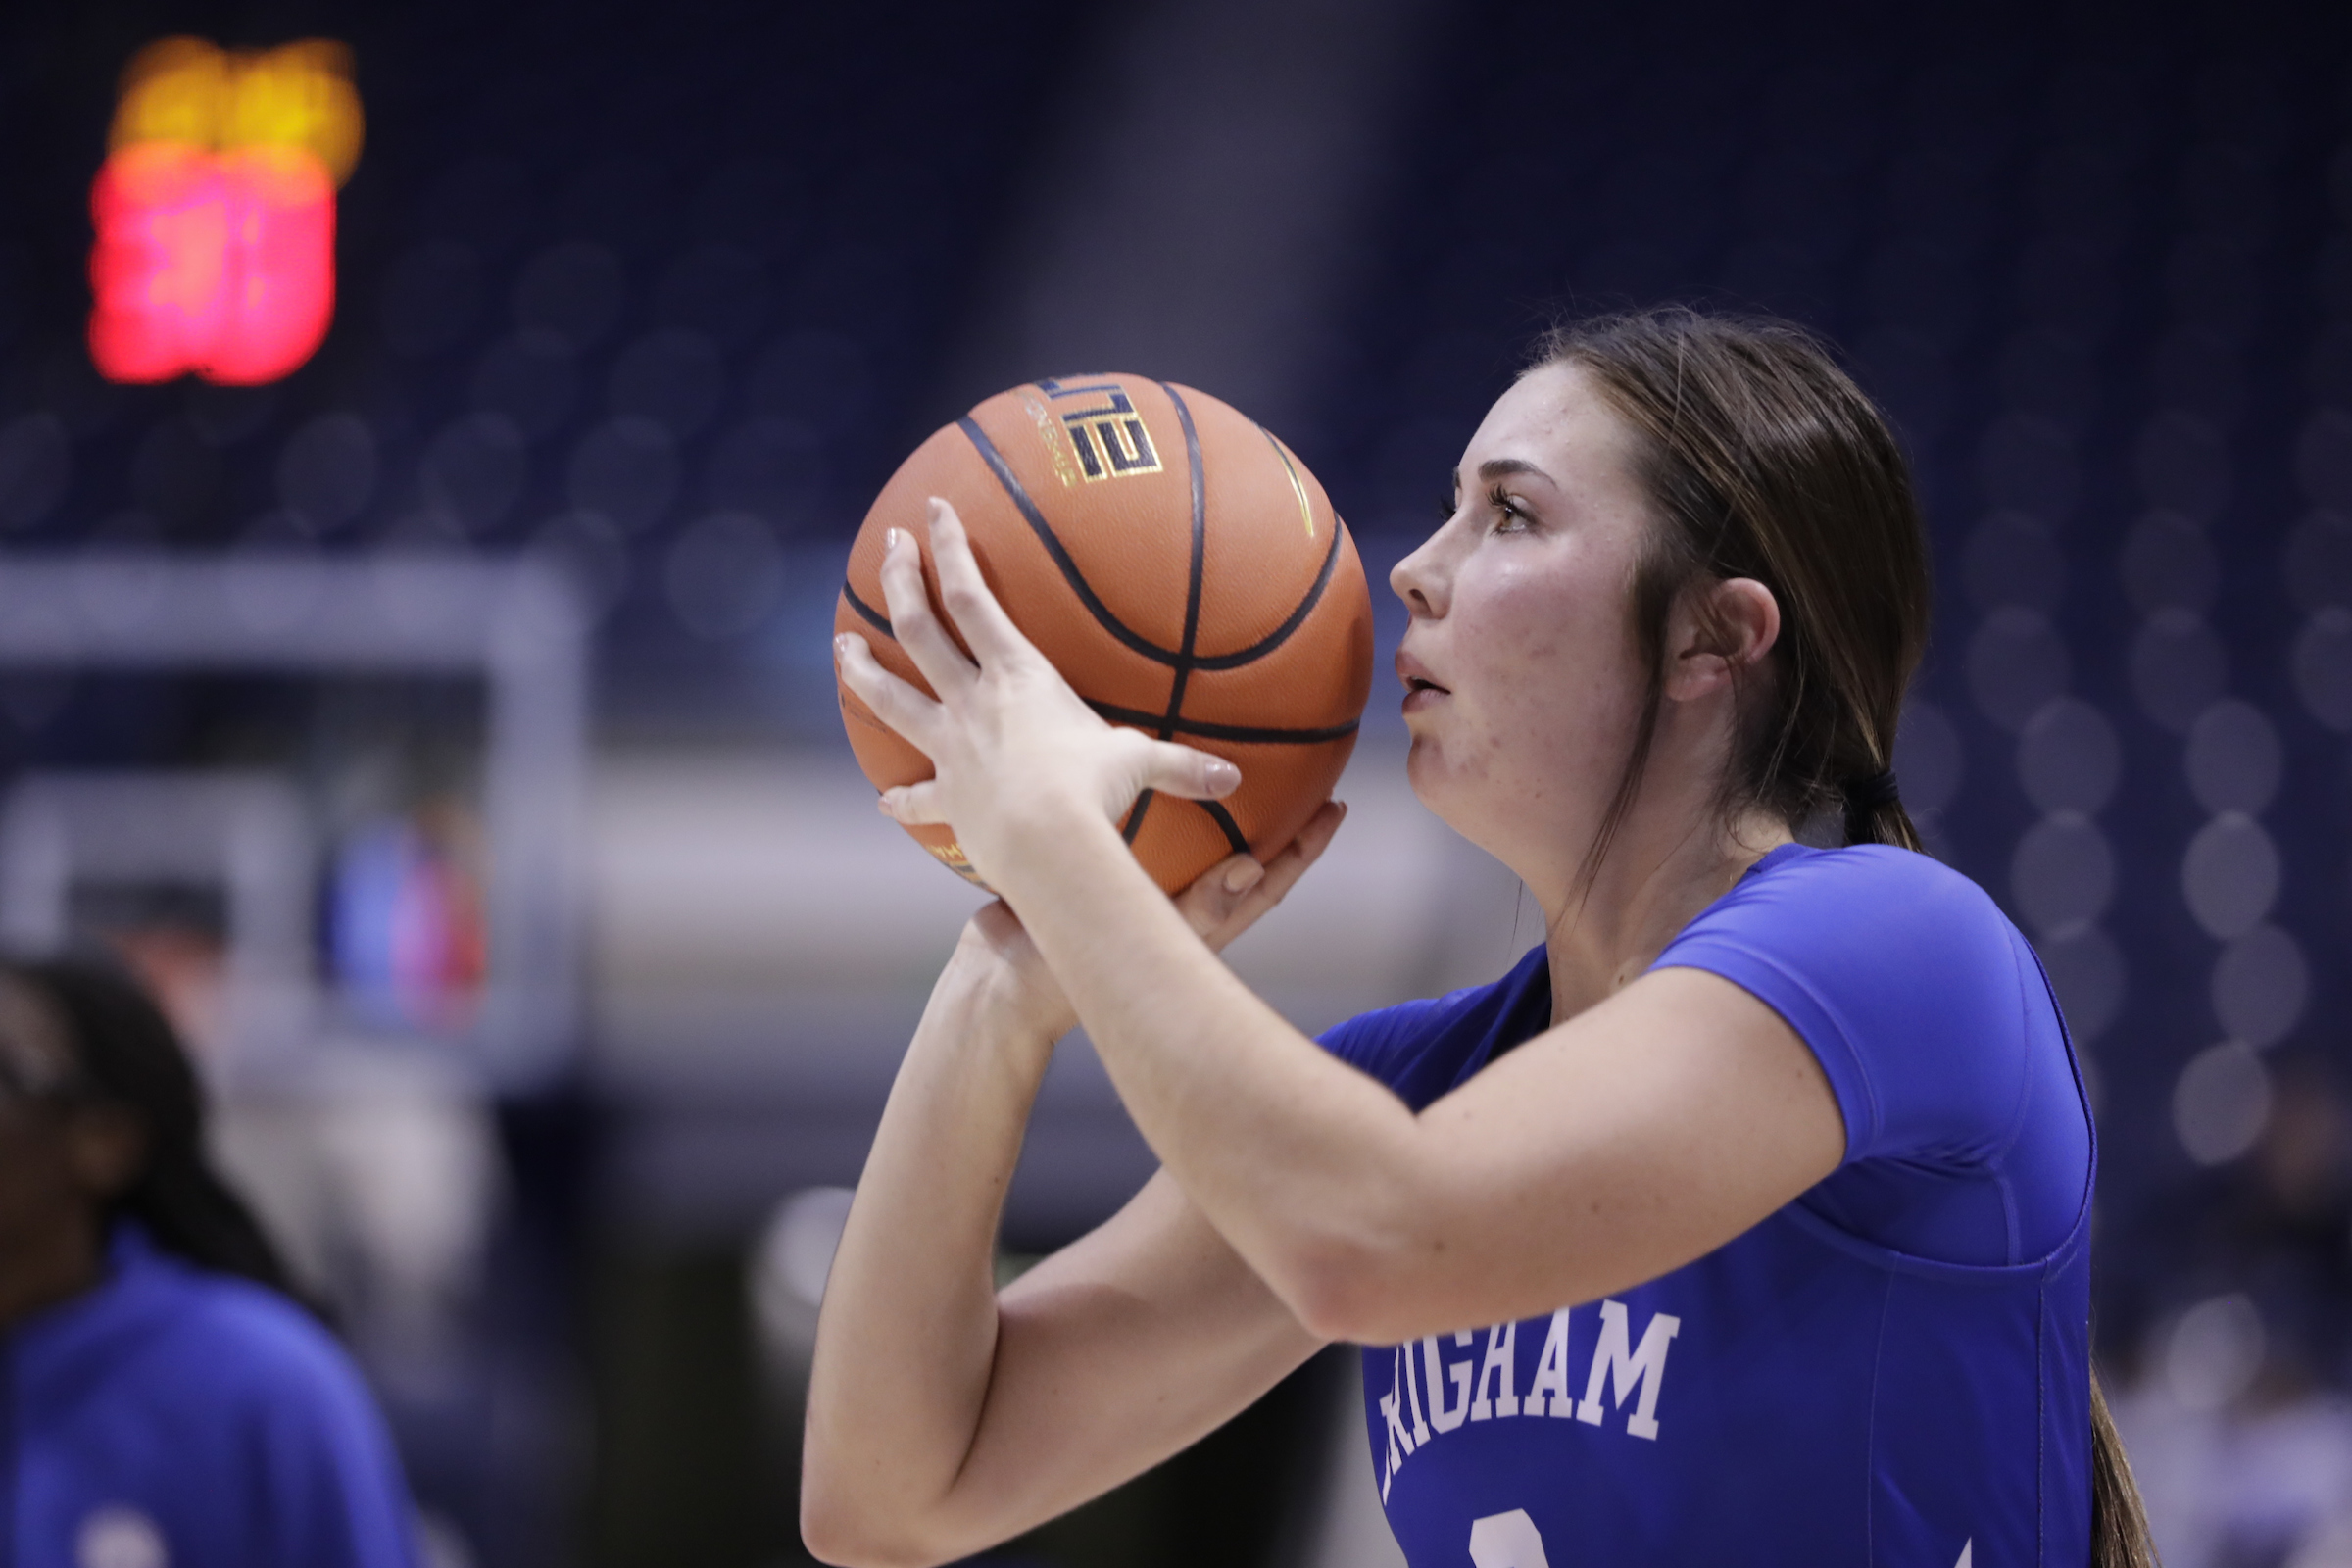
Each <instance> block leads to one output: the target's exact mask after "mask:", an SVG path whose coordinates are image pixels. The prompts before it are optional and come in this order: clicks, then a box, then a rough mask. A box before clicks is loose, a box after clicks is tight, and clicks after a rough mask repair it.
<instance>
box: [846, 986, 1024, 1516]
mask: <svg viewBox="0 0 2352 1568" xmlns="http://www.w3.org/2000/svg"><path fill="white" fill-rule="evenodd" d="M1044 1033H1045V1031H1044V1029H1043V1028H1041V1027H1040V1026H1039V1025H1038V1024H1037V1023H1035V1022H1034V1021H1032V1020H1031V1019H1029V1018H1028V1017H1027V1016H1025V1014H1024V1011H1023V1009H1021V1008H1019V1007H1018V1006H1015V1005H1012V1004H1011V1002H1010V1000H1009V999H1008V998H1007V996H1006V994H1005V986H1004V985H1003V983H1002V981H1001V979H1000V978H999V977H998V976H997V975H996V974H994V973H993V972H992V971H991V970H990V968H989V967H988V966H986V965H984V964H970V965H965V964H956V963H952V964H951V965H950V968H949V972H948V974H947V975H946V976H945V977H943V979H942V981H941V984H940V986H939V988H938V989H937V990H935V991H934V992H933V994H932V997H931V1002H930V1005H928V1006H927V1007H926V1008H925V1010H924V1013H923V1018H922V1022H921V1024H920V1025H919V1026H918V1027H917V1028H916V1030H915V1035H914V1039H913V1041H912V1043H911V1044H910V1045H909V1046H908V1048H907V1057H906V1060H905V1062H904V1064H903V1065H902V1066H901V1068H900V1071H899V1077H898V1081H897V1083H896V1084H895V1085H894V1086H893V1087H892V1090H891V1096H890V1101H889V1103H888V1105H887V1107H886V1108H885V1109H884V1111H883V1116H882V1123H881V1126H880V1128H879V1129H878V1130H877V1132H876V1134H875V1137H874V1144H873V1150H872V1152H871V1153H870V1154H869V1155H868V1156H867V1160H866V1166H865V1171H864V1174H863V1176H862V1178H861V1179H860V1180H859V1182H858V1199H857V1202H856V1203H855V1204H854V1205H853V1207H852V1209H851V1214H850V1221H849V1225H848V1226H847V1228H846V1229H845V1230H844V1232H843V1234H842V1239H841V1247H840V1250H839V1251H838V1252H837V1253H836V1254H835V1257H834V1261H833V1270H832V1274H831V1275H830V1277H829V1279H828V1281H827V1283H826V1289H825V1301H824V1310H823V1313H822V1317H821V1320H820V1323H819V1327H818V1332H817V1341H816V1357H815V1363H814V1366H813V1368H812V1370H811V1374H810V1378H809V1413H808V1443H807V1446H806V1459H805V1464H804V1470H805V1474H804V1483H803V1504H804V1523H805V1526H806V1527H807V1528H808V1530H809V1534H810V1536H811V1539H812V1541H814V1540H816V1539H818V1538H820V1537H821V1538H826V1539H829V1540H831V1541H833V1542H835V1543H843V1544H853V1545H855V1544H859V1543H861V1542H862V1541H864V1540H865V1539H866V1538H867V1537H868V1535H869V1534H874V1535H877V1536H887V1535H889V1534H890V1533H893V1532H901V1531H910V1532H912V1533H914V1534H916V1535H918V1536H919V1534H920V1532H921V1526H922V1522H923V1520H924V1519H925V1517H926V1514H927V1512H929V1511H932V1510H935V1509H936V1508H937V1507H938V1506H939V1505H940V1504H942V1503H943V1502H944V1501H945V1499H946V1498H947V1497H948V1495H949V1494H950V1493H951V1492H952V1491H953V1489H954V1487H955V1483H956V1477H957V1475H958V1474H959V1473H960V1471H961V1470H962V1467H963V1464H964V1461H965V1456H966V1454H967V1453H968V1451H969V1450H970V1447H971V1444H972V1441H973V1435H974V1433H975V1432H976V1431H977V1430H978V1428H979V1425H980V1422H981V1417H982V1412H983V1410H984V1408H985V1406H986V1404H987V1400H988V1391H989V1384H990V1378H991V1375H992V1369H993V1366H994V1362H995V1358H996V1352H997V1340H998V1315H997V1300H996V1286H995V1251H996V1234H997V1225H998V1221H999V1217H1000V1215H1001V1213H1002V1210H1003V1207H1004V1200H1005V1189H1006V1187H1007V1186H1008V1185H1009V1183H1010V1181H1011V1179H1012V1171H1013V1166H1014V1164H1015V1162H1016V1161H1017V1160H1018V1158H1019V1155H1020V1148H1021V1137H1022V1132H1023V1129H1024V1128H1025V1126H1026V1125H1027V1121H1028V1117H1029V1112H1030V1108H1031V1106H1032V1104H1033V1103H1034V1101H1035V1099H1036V1095H1037V1089H1038V1084H1039V1082H1040V1080H1041V1079H1042V1077H1043V1075H1044V1071H1045V1066H1046V1063H1047V1061H1048V1059H1049V1058H1050V1054H1051V1049H1052V1042H1051V1040H1050V1039H1047V1038H1043V1036H1044ZM860 1549H862V1548H860ZM950 1554H951V1555H956V1554H958V1553H950Z"/></svg>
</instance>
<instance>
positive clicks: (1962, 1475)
mask: <svg viewBox="0 0 2352 1568" xmlns="http://www.w3.org/2000/svg"><path fill="white" fill-rule="evenodd" d="M1656 967H1660V968H1665V967H1690V968H1699V969H1706V970H1709V971H1711V972H1713V973H1715V974H1719V975H1722V976H1723V977H1725V978H1726V979H1729V980H1731V981H1732V982H1734V983H1735V984H1737V985H1739V986H1740V987H1741V988H1743V989H1745V990H1746V991H1748V992H1749V993H1751V994H1752V995H1754V996H1755V997H1757V998H1758V999H1760V1000H1761V1001H1763V1002H1764V1003H1765V1004H1766V1005H1769V1006H1771V1007H1772V1008H1773V1009H1774V1010H1775V1011H1777V1012H1778V1013H1779V1014H1780V1015H1781V1016H1782V1017H1783V1018H1785V1019H1787V1020H1788V1022H1789V1025H1790V1026H1791V1027H1792V1028H1793V1029H1794V1030H1795V1031H1796V1033H1797V1034H1798V1035H1799V1036H1801V1037H1802V1038H1803V1039H1804V1041H1805V1042H1806V1044H1807V1045H1808V1046H1810V1047H1811V1048H1812V1050H1813V1052H1814V1054H1815V1055H1816V1056H1817V1057H1819V1059H1820V1061H1821V1065H1822V1068H1823V1070H1824V1072H1825V1073H1826V1074H1827V1076H1828V1078H1829V1081H1830V1084H1831V1086H1832V1088H1833V1090H1834V1091H1835V1092H1836V1094H1837V1097H1838V1106H1839V1109H1840V1110H1841V1111H1842V1113H1843V1115H1844V1118H1845V1130H1846V1154H1845V1160H1844V1163H1843V1164H1842V1165H1841V1166H1840V1167H1839V1169H1838V1171H1837V1172H1835V1173H1834V1174H1833V1175H1831V1176H1830V1177H1829V1178H1828V1179H1827V1180H1825V1181H1823V1182H1822V1183H1821V1184H1820V1185H1819V1186H1817V1187H1815V1188H1814V1189H1813V1190H1812V1191H1810V1192H1808V1193H1806V1194H1805V1195H1804V1196H1803V1197H1801V1198H1799V1199H1798V1200H1797V1201H1794V1202H1792V1203H1790V1204H1789V1205H1788V1206H1787V1207H1785V1208H1783V1209H1781V1210H1780V1211H1779V1212H1778V1213H1776V1214H1774V1215H1772V1216H1771V1217H1770V1218H1768V1219H1766V1220H1765V1221H1764V1222H1763V1223H1762V1224H1760V1225H1758V1226H1756V1227H1755V1228H1754V1229H1753V1230H1750V1231H1749V1232H1747V1233H1746V1234H1745V1235H1743V1236H1740V1237H1739V1238H1738V1239H1737V1240H1735V1241H1733V1242H1731V1243H1729V1244H1728V1245H1726V1246H1724V1247H1722V1248H1720V1249H1718V1250H1715V1251H1713V1252H1710V1253H1708V1254H1707V1255H1706V1256H1704V1257H1701V1258H1699V1259H1698V1260H1697V1261H1695V1262H1692V1263H1691V1264H1689V1265H1687V1266H1685V1267H1683V1268H1680V1269H1677V1270H1675V1271H1674V1272H1673V1273H1671V1274H1667V1275H1665V1276H1663V1277H1661V1278H1659V1279H1655V1280H1652V1281H1650V1282H1649V1283H1648V1284H1646V1285H1643V1286H1641V1287H1639V1288H1638V1289H1635V1290H1631V1291H1626V1292H1623V1293H1621V1294H1620V1295H1619V1296H1617V1297H1614V1298H1611V1299H1605V1300H1599V1301H1587V1302H1580V1303H1576V1304H1574V1305H1570V1306H1564V1307H1562V1308H1561V1309H1560V1310H1558V1311H1556V1312H1553V1313H1550V1314H1548V1315H1546V1316H1541V1317H1533V1318H1528V1319H1525V1320H1522V1321H1520V1322H1517V1323H1505V1324H1498V1325H1495V1326H1493V1327H1485V1328H1479V1329H1474V1330H1471V1331H1468V1332H1464V1333H1457V1334H1447V1335H1439V1336H1436V1337H1434V1338H1431V1339H1426V1340H1421V1341H1417V1342H1415V1343H1413V1344H1410V1345H1402V1346H1393V1347H1386V1348H1367V1349H1366V1350H1365V1351H1364V1352H1363V1367H1364V1399H1365V1409H1366V1414H1367V1418H1368V1421H1369V1425H1370V1429H1371V1439H1372V1462H1373V1470H1374V1475H1375V1478H1376V1479H1377V1481H1378V1482H1379V1485H1380V1490H1381V1495H1382V1498H1383V1500H1384V1503H1385V1505H1386V1507H1387V1510H1388V1516H1389V1523H1390V1525H1391V1527H1392V1528H1393V1529H1394V1530H1395V1531H1396V1533H1397V1541H1398V1542H1399V1543H1400V1544H1402V1545H1403V1547H1404V1553H1405V1556H1406V1558H1407V1560H1408V1561H1409V1562H1410V1563H1411V1564H1412V1565H1413V1568H1438V1565H1441V1564H1445V1565H1448V1568H1452V1565H1461V1564H1470V1565H1473V1568H1567V1565H1569V1564H1572V1563H1596V1564H1610V1565H1613V1568H1631V1565H1640V1564H1653V1563H1654V1564H1695V1563H1790V1564H1799V1563H1801V1564H1804V1565H1806V1568H1845V1565H1852V1568H1862V1565H1865V1564H1873V1565H1887V1564H1899V1565H1916V1568H1955V1565H1962V1568H2009V1565H2012V1564H2040V1565H2050V1568H2082V1565H2083V1564H2085V1563H2087V1562H2088V1561H2089V1555H2090V1544H2089V1538H2090V1415H2089V1348H2088V1339H2089V1335H2088V1318H2089V1273H2090V1250H2089V1207H2090V1204H2089V1197H2090V1187H2091V1179H2092V1173H2093V1169H2094V1165H2095V1158H2096V1155H2095V1147H2094V1143H2093V1138H2092V1132H2091V1127H2090V1118H2089V1112H2088V1109H2087V1106H2086V1103H2085V1101H2084V1099H2083V1096H2082V1084H2081V1079H2080V1076H2079V1074H2078V1073H2077V1071H2076V1067H2075V1061H2074V1055H2073V1052H2072V1049H2071V1047H2070V1046H2069V1044H2068V1042H2067V1038H2066V1033H2065V1026H2064V1024H2063V1023H2062V1022H2061V1021H2060V1019H2059V1016H2058V1009H2057V1005H2056V1003H2055V1001H2054V1000H2053V999H2052V997H2051V994H2050V991H2049V986H2048V983H2047V981H2046V980H2045V979H2044V978H2043V976H2042V973H2041V969H2040V965H2039V963H2038V961H2037V960H2036V959H2035V957H2034V953H2033V950H2032V949H2031V948H2029V947H2028V946H2027V944H2026V941H2025V939H2024V937H2022V936H2021V935H2019V933H2018V931H2017V929H2016V928H2015V927H2014V926H2012V925H2011V924H2010V923H2009V921H2008V920H2007V919H2006V918H2004V917H2003V916H2002V914H2001V913H2000V911H1999V910H1998V909H1997V908H1995V907H1994V906H1993V904H1992V902H1991V901H1990V900H1989V899H1988V898H1986V897H1985V894H1984V892H1983V891H1982V890H1981V889H1979V888H1978V887H1977V886H1976V885H1975V884H1974V883H1971V882H1969V881H1968V880H1967V879H1966V878H1964V877H1961V876H1959V875H1958V874H1956V873H1954V872H1952V871H1950V870H1947V869H1946V868H1945V867H1943V866H1941V865H1939V864H1937V863H1936V861H1934V860H1932V859H1930V858H1927V857H1925V856H1919V855H1913V854H1910V853H1908V852H1906V851H1901V850H1894V849H1887V848H1882V847H1877V846H1871V847H1859V848H1853V849H1844V850H1835V851H1816V850H1808V849H1804V848H1802V847H1799V846H1796V845H1789V846H1787V847H1785V848H1783V849H1779V850H1776V851H1774V852H1773V853H1772V854H1771V855H1769V856H1767V857H1765V858H1764V860H1763V861H1762V862H1761V863H1760V864H1758V865H1757V867H1756V868H1755V869H1754V870H1752V871H1751V872H1749V873H1748V875H1747V876H1746V877H1744V878H1743V879H1742V880H1741V881H1740V884H1739V885H1738V886H1736V887H1735V888H1734V889H1733V890H1732V891H1731V892H1729V893H1727V894H1726V895H1724V896H1723V897H1722V898H1721V899H1719V900H1717V901H1716V902H1715V903H1714V904H1713V905H1711V906H1710V907H1708V908H1707V909H1706V910H1705V911H1704V912H1702V913H1701V914H1700V915H1699V917H1698V918H1697V919H1695V920H1693V921H1692V922H1691V924H1690V926H1689V927H1687V928H1686V929H1685V930H1684V931H1683V932H1682V934H1681V935H1680V936H1678V937H1677V938H1676V939H1675V941H1674V942H1673V943H1672V945H1670V946H1669V947H1668V948H1667V949H1666V951H1665V952H1664V953H1663V954H1662V955H1660V956H1659V958H1658V961H1657V964H1656ZM1550 1008H1551V997H1550V981H1549V975H1548V973H1547V971H1546V969H1545V966H1544V950H1543V949H1541V948H1538V949H1537V950H1536V951H1535V952H1533V953H1531V954H1529V955H1528V956H1526V958H1525V959H1523V960H1522V961H1521V962H1520V963H1519V965H1518V966H1517V967H1516V968H1515V969H1513V970H1512V971H1511V973H1510V974H1509V975H1507V976H1505V977H1504V978H1503V979H1502V980H1500V981H1498V982H1496V983H1495V984H1494V985H1490V986H1484V987H1480V988H1478V989H1476V990H1471V991H1463V992H1457V993H1455V994H1453V995H1451V996H1448V997H1444V998H1440V999H1438V1000H1435V1001H1430V1002H1418V1003H1408V1004H1406V1005H1403V1006H1400V1007H1392V1008H1389V1009H1386V1010H1384V1011H1381V1012H1375V1013H1367V1014H1365V1015H1364V1016H1362V1017H1360V1018H1356V1019H1353V1020H1351V1021H1350V1022H1348V1023H1346V1024H1343V1025H1341V1026H1340V1027H1339V1028H1337V1029H1335V1030H1333V1031H1332V1032H1331V1033H1330V1034H1329V1035H1327V1036H1326V1037H1325V1039H1324V1044H1325V1046H1326V1047H1327V1048H1328V1049H1329V1050H1331V1051H1332V1052H1333V1053H1334V1054H1337V1055H1339V1056H1340V1057H1342V1058H1343V1059H1345V1060H1347V1061H1349V1062H1351V1063H1353V1064H1354V1065H1356V1066H1357V1067H1360V1068H1362V1069H1363V1070H1364V1071H1366V1072H1368V1073H1370V1074H1372V1075H1373V1076H1374V1077H1376V1078H1378V1079H1380V1080H1381V1081H1382V1082H1383V1083H1385V1084H1387V1085H1388V1086H1389V1087H1390V1088H1391V1089H1393V1090H1395V1091H1396V1092H1397V1094H1398V1095H1399V1096H1400V1097H1402V1098H1403V1099H1404V1101H1405V1102H1406V1103H1409V1104H1410V1105H1412V1106H1413V1107H1414V1108H1415V1109H1416V1110H1418V1109H1420V1108H1422V1107H1424V1106H1426V1105H1428V1104H1429V1103H1432V1102H1433V1101H1436V1100H1438V1099H1439V1098H1441V1097H1442V1096H1444V1095H1445V1094H1446V1093H1447V1092H1448V1091H1450V1090H1452V1089H1453V1088H1455V1087H1457V1086H1459V1085H1460V1084H1462V1083H1464V1082H1466V1081H1467V1080H1468V1079H1469V1078H1470V1077H1471V1076H1473V1075H1474V1074H1476V1073H1477V1072H1478V1071H1479V1070H1480V1069H1481V1068H1483V1067H1484V1066H1486V1064H1487V1063H1488V1062H1490V1061H1491V1060H1493V1059H1494V1058H1495V1055H1496V1054H1499V1053H1500V1052H1503V1051H1506V1050H1508V1049H1509V1048H1510V1047H1512V1046H1514V1045H1517V1044H1518V1043H1519V1042H1521V1041H1523V1040H1526V1039H1528V1038H1529V1037H1531V1036H1533V1035H1536V1034H1539V1033H1541V1032H1542V1031H1543V1030H1544V1028H1546V1027H1547V1026H1548V1024H1549V1021H1550ZM1528 1243H1529V1245H1530V1246H1542V1245H1543V1238H1542V1237H1541V1236H1540V1235H1533V1236H1530V1237H1529V1239H1528Z"/></svg>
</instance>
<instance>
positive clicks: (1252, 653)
mask: <svg viewBox="0 0 2352 1568" xmlns="http://www.w3.org/2000/svg"><path fill="white" fill-rule="evenodd" d="M1339 564H1340V530H1339V529H1337V528H1334V529H1332V530H1331V544H1330V546H1329V547H1328V548H1326V549H1325V550H1324V552H1323V568H1322V569H1321V570H1320V571H1318V572H1316V573H1315V585H1314V586H1313V587H1312V588H1309V589H1308V590H1307V591H1306V597H1305V598H1304V599H1301V600H1299V608H1298V609H1296V610H1294V611H1292V612H1291V614H1290V618H1289V619H1288V620H1285V621H1284V622H1283V623H1282V624H1281V625H1279V626H1277V627H1275V628H1274V629H1273V630H1272V631H1271V632H1269V633H1267V634H1266V636H1265V637H1264V638H1262V639H1260V640H1259V641H1257V642H1254V643H1251V644H1250V646H1249V647H1247V648H1245V649H1243V650H1242V651H1241V652H1240V653H1238V654H1214V655H1202V656H1201V657H1199V658H1196V659H1195V660H1194V661H1193V667H1194V668H1195V669H1238V668H1240V667H1241V666H1242V665H1244V664H1247V663H1250V662H1252V661H1254V660H1258V659H1263V658H1264V657H1265V656H1266V655H1268V654H1270V653H1272V652H1273V651H1274V650H1275V649H1277V648H1280V647H1281V646H1282V645H1283V644H1284V643H1287V642H1289V641H1290V640H1291V634H1292V633H1293V632H1295V631H1297V630H1298V629H1299V627H1300V626H1303V625H1305V624H1306V617H1307V616H1309V615H1311V614H1313V613H1315V606H1316V605H1318V604H1320V603H1322V600H1323V590H1324V589H1326V588H1328V587H1330V586H1331V573H1332V570H1333V568H1334V567H1336V566H1338V565H1339Z"/></svg>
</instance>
